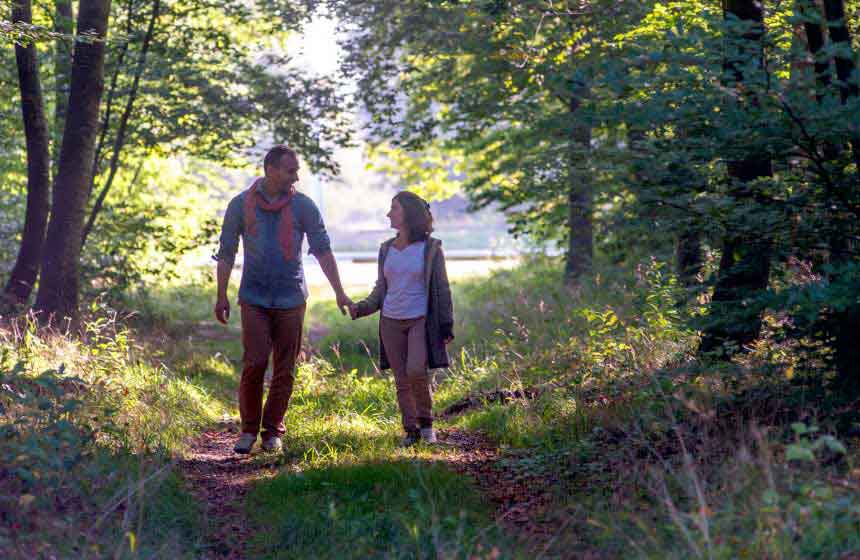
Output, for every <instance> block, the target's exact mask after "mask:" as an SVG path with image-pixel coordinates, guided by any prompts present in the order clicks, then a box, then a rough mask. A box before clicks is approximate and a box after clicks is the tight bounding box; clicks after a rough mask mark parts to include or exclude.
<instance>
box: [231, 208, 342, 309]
mask: <svg viewBox="0 0 860 560" xmlns="http://www.w3.org/2000/svg"><path fill="white" fill-rule="evenodd" d="M245 195H246V192H243V193H241V194H239V195H238V196H236V197H234V198H233V200H231V201H230V204H229V205H228V206H227V212H226V213H225V214H224V225H223V226H222V227H221V244H220V247H219V248H218V253H217V254H216V255H215V257H214V258H215V260H219V261H224V262H226V263H228V264H229V265H230V266H231V267H232V266H233V263H234V262H235V260H236V251H237V250H238V248H239V236H240V235H241V236H242V250H243V254H244V262H243V264H242V281H241V283H240V284H239V302H240V303H244V304H249V305H256V306H259V307H266V308H270V309H291V308H293V307H298V306H300V305H302V304H303V303H305V301H306V300H307V297H308V290H307V286H306V284H305V273H304V269H303V268H302V259H301V255H302V242H303V240H304V236H305V235H307V238H308V246H309V247H308V252H309V253H310V254H311V255H314V256H315V257H320V256H321V255H324V254H326V253H327V252H329V251H330V250H331V241H330V240H329V237H328V233H326V230H325V224H324V223H323V219H322V215H320V211H319V209H318V208H317V206H316V204H314V201H313V200H311V199H310V198H308V197H307V196H306V195H304V194H302V193H300V192H297V193H296V194H295V195H293V201H292V203H291V208H292V215H293V248H294V251H295V258H294V259H291V260H289V261H287V260H286V259H285V258H284V253H283V249H282V248H281V245H280V243H279V242H278V223H279V222H280V221H281V213H280V212H267V211H266V210H263V209H261V208H260V207H259V206H258V207H257V235H254V236H251V235H247V234H246V233H245V225H244V221H245V219H244V215H243V204H244V200H245ZM263 196H265V194H263Z"/></svg>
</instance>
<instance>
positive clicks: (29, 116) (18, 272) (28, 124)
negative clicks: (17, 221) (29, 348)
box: [3, 0, 51, 304]
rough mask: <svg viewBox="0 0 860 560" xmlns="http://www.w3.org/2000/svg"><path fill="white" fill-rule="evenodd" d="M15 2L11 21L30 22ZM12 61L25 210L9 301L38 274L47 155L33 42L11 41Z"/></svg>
mask: <svg viewBox="0 0 860 560" xmlns="http://www.w3.org/2000/svg"><path fill="white" fill-rule="evenodd" d="M16 2H17V3H16V4H14V5H13V7H12V21H13V22H21V23H28V24H29V23H32V4H31V2H30V0H16ZM15 61H16V63H17V65H18V86H19V90H20V92H21V113H22V116H23V119H24V135H25V136H26V139H27V140H26V141H27V211H26V215H25V218H24V231H23V234H22V237H21V246H20V248H19V250H18V258H17V259H16V261H15V266H14V268H12V274H11V275H10V276H9V281H8V282H7V283H6V287H5V288H4V290H3V291H4V295H5V296H6V297H7V298H8V299H9V300H10V301H11V302H13V303H15V304H22V303H24V302H26V301H27V299H28V298H29V297H30V293H31V292H32V290H33V285H34V284H35V282H36V278H37V276H38V275H39V263H40V261H41V258H42V247H43V244H44V240H45V226H46V225H47V223H48V210H49V206H48V198H49V193H50V190H51V179H50V171H51V156H50V152H49V145H50V137H49V135H48V122H47V120H46V118H45V103H44V99H43V98H42V85H41V83H40V81H39V66H38V60H37V57H36V45H34V44H33V43H30V44H29V45H27V46H24V45H15Z"/></svg>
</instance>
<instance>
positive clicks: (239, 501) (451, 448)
mask: <svg viewBox="0 0 860 560" xmlns="http://www.w3.org/2000/svg"><path fill="white" fill-rule="evenodd" d="M437 433H438V439H439V444H438V446H436V448H435V451H434V453H433V456H434V458H435V459H436V460H438V461H441V462H443V463H445V464H447V465H449V466H450V468H451V469H452V470H454V471H455V472H457V473H458V474H460V475H462V476H467V477H469V478H471V479H473V480H474V481H475V483H476V485H477V486H478V488H479V489H480V491H481V492H482V493H483V494H484V495H485V496H486V497H487V498H488V500H489V502H490V503H492V505H493V509H494V512H495V520H496V522H497V523H499V524H500V525H501V526H502V527H504V528H505V530H506V531H507V532H508V533H509V534H512V535H513V536H515V537H516V538H517V539H518V540H521V541H525V542H528V543H530V544H531V545H532V546H533V547H535V548H537V549H541V548H544V547H545V545H546V544H547V543H550V542H551V540H552V539H553V535H554V534H556V533H557V531H558V529H559V527H558V526H557V524H551V525H550V524H547V523H545V522H542V515H540V514H541V512H542V511H543V510H544V509H545V508H546V507H548V506H549V505H550V503H551V500H552V488H553V485H552V481H548V480H546V477H539V476H528V475H527V476H523V475H522V474H521V473H516V472H514V471H511V470H510V469H507V468H505V466H504V464H503V463H500V460H501V459H502V454H501V451H500V449H499V447H498V446H497V445H495V444H493V443H492V442H490V441H489V440H488V439H487V438H486V437H485V436H484V435H483V434H481V433H479V432H474V431H468V430H464V429H461V428H456V427H447V428H441V429H439V430H438V431H437ZM237 436H238V426H237V425H236V424H234V423H223V424H219V425H216V426H213V427H212V428H210V429H208V430H206V431H204V432H203V433H202V434H201V435H200V436H199V437H198V438H196V439H195V440H194V441H193V442H192V444H191V446H190V449H189V452H188V454H187V456H186V458H185V459H184V460H183V461H181V463H180V469H181V471H182V473H183V476H184V477H185V480H186V481H187V483H188V488H189V490H190V492H191V493H192V495H193V496H194V497H195V498H196V499H197V500H198V503H199V504H201V507H202V509H203V512H204V526H205V528H206V529H205V530H206V533H205V534H206V542H207V543H208V545H207V546H206V547H205V548H204V550H203V551H201V555H200V557H201V558H206V559H217V560H237V559H241V558H248V548H247V546H248V540H249V537H250V535H251V531H252V528H251V527H250V526H249V523H248V520H247V516H246V511H245V508H246V506H245V496H246V495H247V494H248V492H249V490H250V489H251V488H252V486H253V485H254V484H255V483H257V482H259V481H261V480H264V479H267V478H270V477H273V476H275V475H277V474H279V473H281V472H283V467H284V465H285V458H284V456H283V455H281V454H280V453H277V454H274V453H265V452H262V451H261V450H260V448H259V446H255V448H254V452H253V453H252V454H251V455H237V454H236V453H234V452H233V444H234V443H235V439H236V437H237Z"/></svg>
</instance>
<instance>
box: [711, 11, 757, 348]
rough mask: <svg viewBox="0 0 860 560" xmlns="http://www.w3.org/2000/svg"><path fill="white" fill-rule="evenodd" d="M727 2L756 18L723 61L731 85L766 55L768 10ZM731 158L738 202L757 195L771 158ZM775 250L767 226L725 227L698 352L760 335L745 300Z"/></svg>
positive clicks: (751, 295)
mask: <svg viewBox="0 0 860 560" xmlns="http://www.w3.org/2000/svg"><path fill="white" fill-rule="evenodd" d="M723 8H724V11H725V14H726V16H727V17H728V16H729V15H734V16H735V17H737V18H738V19H739V20H741V21H743V22H749V23H752V24H753V26H752V27H751V29H750V30H749V31H746V32H745V33H743V35H742V36H740V37H732V38H731V39H732V42H733V45H732V46H733V47H734V46H736V47H737V51H736V52H735V51H734V49H733V48H730V49H729V54H728V55H727V58H726V60H725V63H724V66H725V69H726V72H727V74H728V76H730V77H731V78H730V79H731V80H732V81H733V82H734V84H733V85H735V86H739V85H741V84H742V83H743V82H744V78H745V77H744V74H743V67H744V65H745V64H747V63H748V62H749V61H750V60H759V61H761V59H762V50H761V37H762V34H763V33H764V14H763V11H762V6H761V2H759V1H756V0H724V1H723ZM740 102H746V103H751V104H755V103H756V102H757V101H756V99H755V98H754V97H750V96H746V97H745V98H742V100H741V101H740ZM730 159H731V161H729V163H728V174H729V177H730V178H731V179H732V181H733V183H734V184H735V188H734V189H733V192H734V196H735V198H736V200H735V204H736V205H739V204H743V203H745V202H746V201H749V200H751V199H754V197H750V196H749V193H748V187H747V184H748V183H750V182H751V181H754V180H755V179H758V178H761V177H768V176H770V175H771V174H772V172H773V170H772V166H771V161H770V159H769V158H768V157H767V156H766V155H764V154H748V155H747V156H746V157H742V158H741V159H740V160H737V159H734V158H730ZM744 199H746V200H744ZM771 250H772V248H771V242H770V241H769V239H768V233H767V232H750V233H746V234H744V233H740V234H738V233H736V232H734V231H729V232H727V233H726V235H725V237H724V239H723V255H722V258H721V259H720V267H719V271H718V272H717V283H716V286H715V287H714V294H713V296H712V298H711V306H710V310H709V319H710V321H709V324H708V326H707V327H706V328H705V329H704V332H703V337H702V343H701V346H700V347H699V350H700V352H711V351H713V350H716V349H717V348H720V347H724V346H726V349H727V350H741V349H743V347H744V346H745V345H747V344H749V343H751V342H753V341H754V340H756V339H757V338H758V336H759V332H760V331H761V313H760V311H758V310H757V309H755V308H750V307H748V303H747V302H748V301H749V300H750V299H752V298H754V297H755V296H756V295H758V294H760V293H761V291H762V290H764V289H765V288H767V284H768V280H769V278H770V260H771V259H770V257H771ZM728 354H729V352H727V353H726V354H724V355H728Z"/></svg>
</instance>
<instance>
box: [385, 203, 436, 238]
mask: <svg viewBox="0 0 860 560" xmlns="http://www.w3.org/2000/svg"><path fill="white" fill-rule="evenodd" d="M394 200H396V201H397V202H399V203H400V206H401V207H402V208H403V221H404V222H406V227H407V230H408V232H409V242H410V243H415V242H416V241H425V240H426V239H427V237H429V236H430V233H432V232H433V214H431V213H430V205H429V204H428V203H427V201H426V200H424V199H423V198H421V197H420V196H418V195H417V194H415V193H413V192H409V191H400V192H399V193H397V194H396V195H394Z"/></svg>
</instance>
